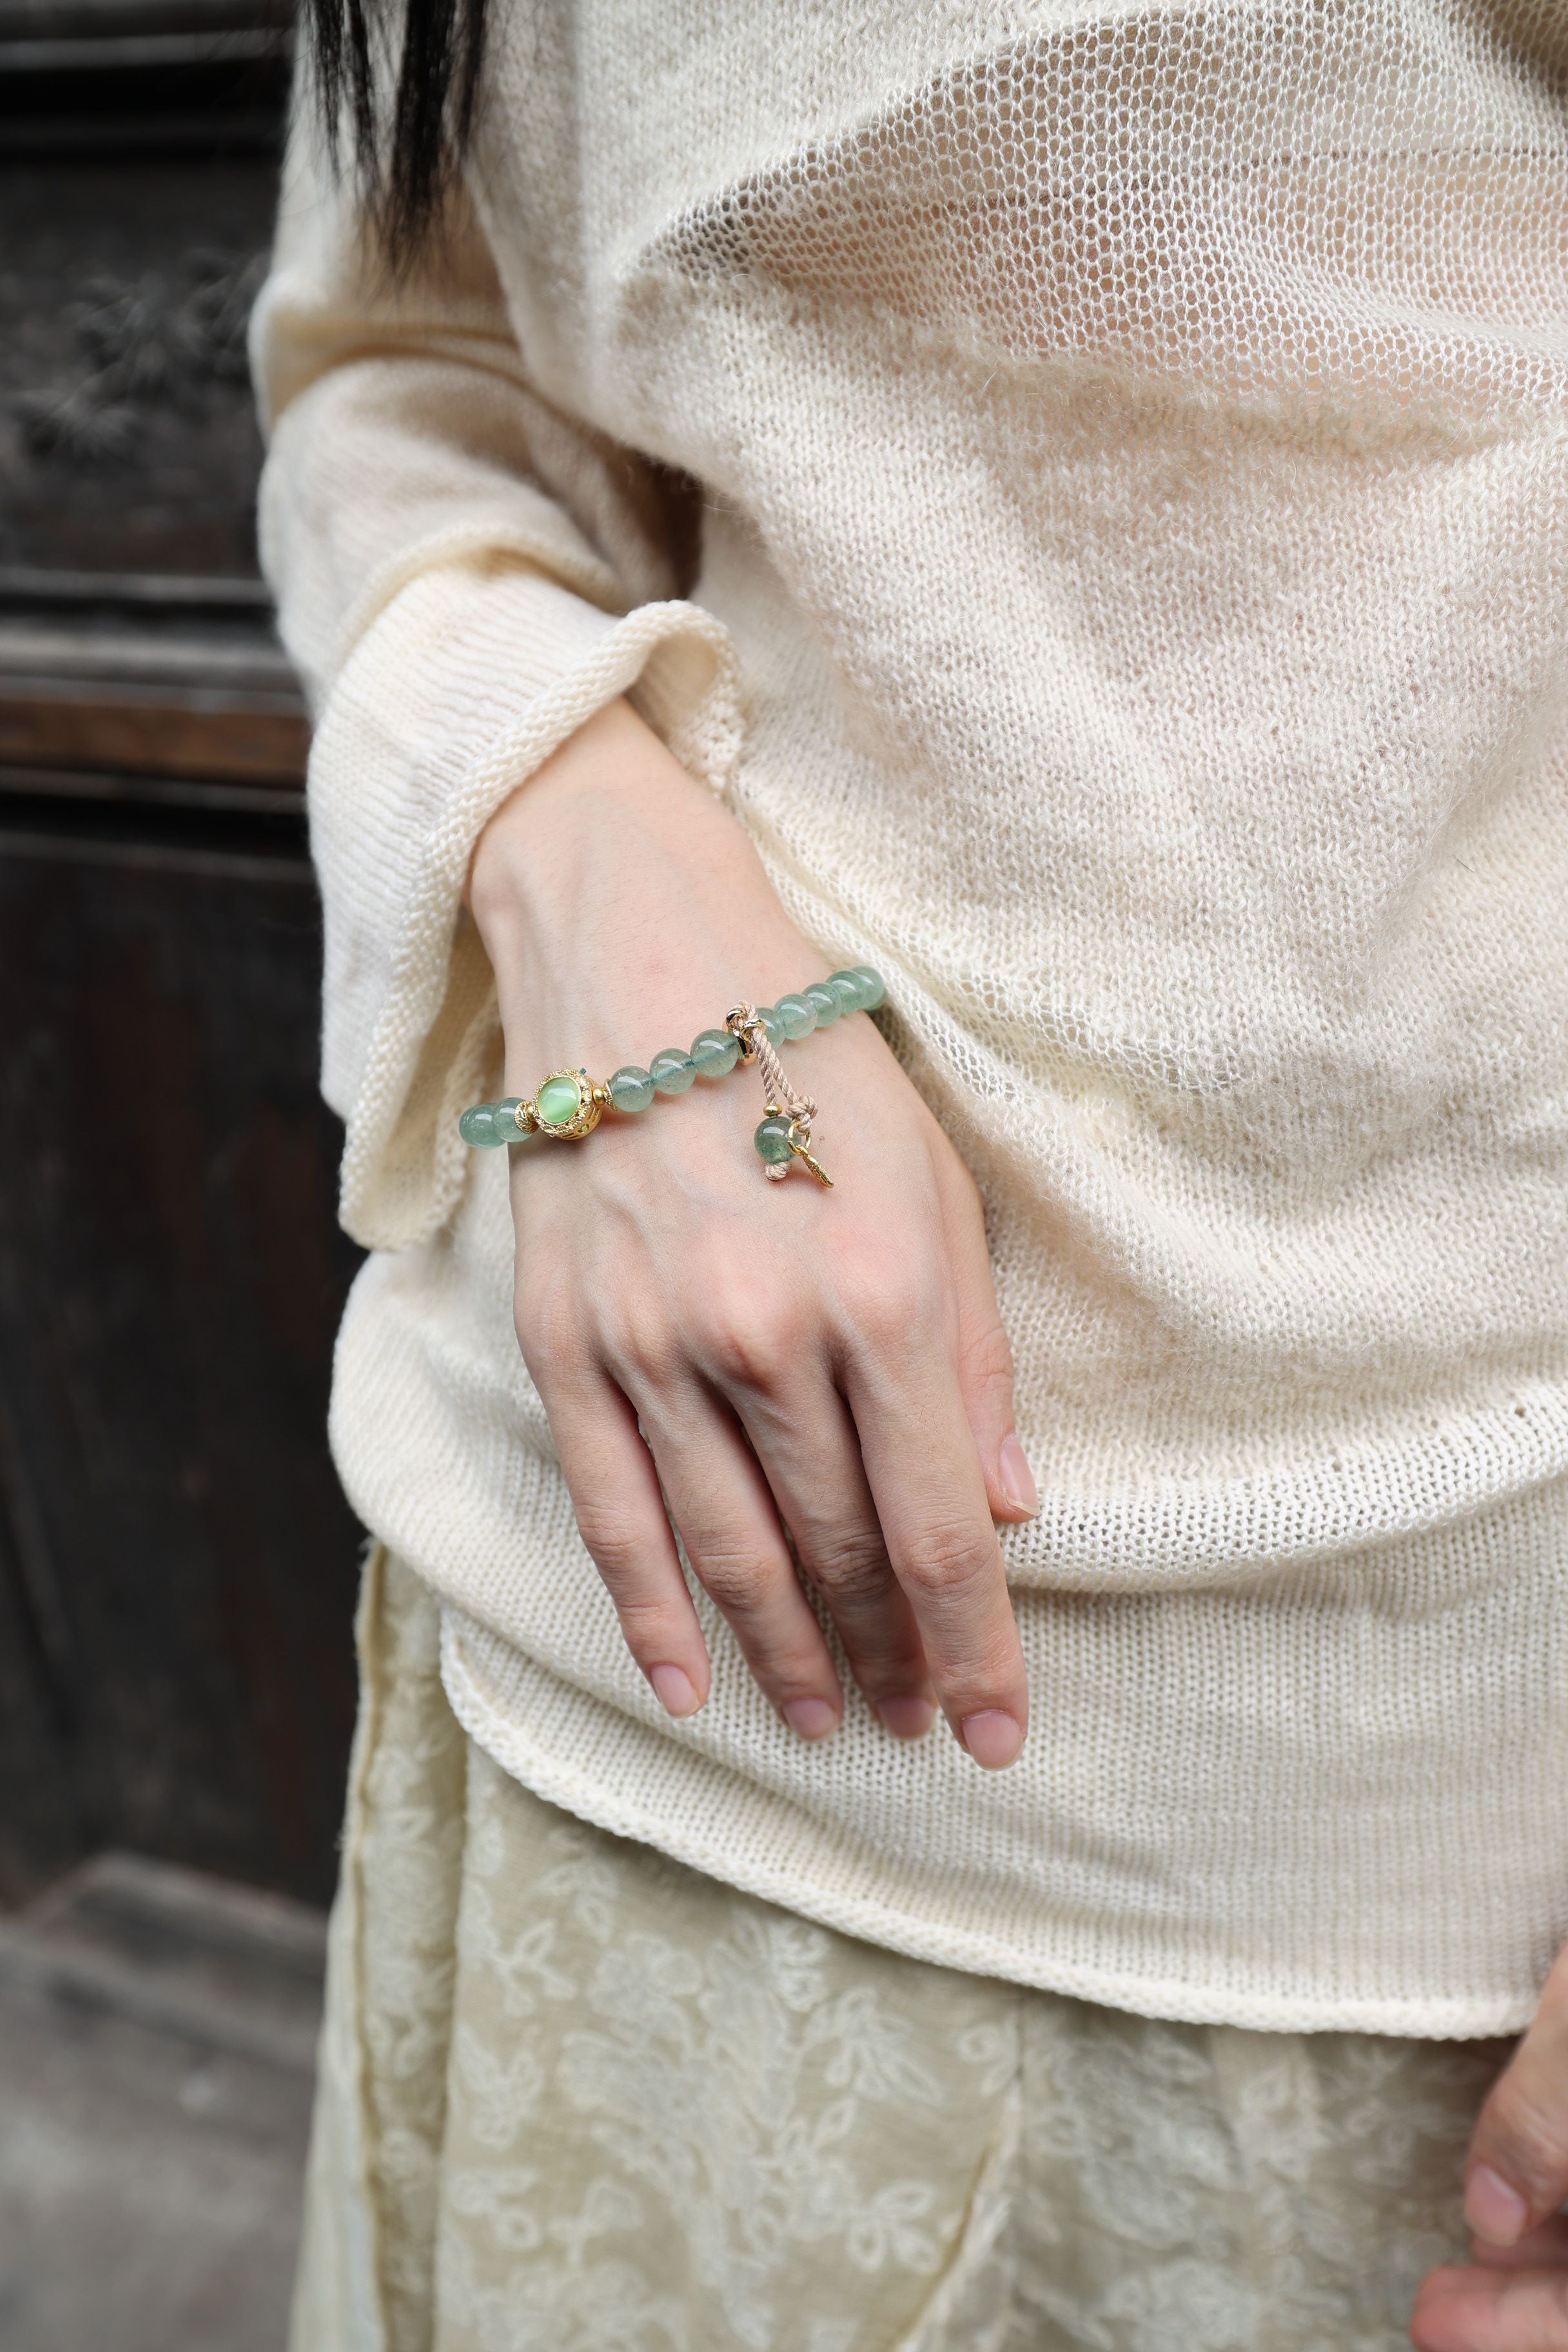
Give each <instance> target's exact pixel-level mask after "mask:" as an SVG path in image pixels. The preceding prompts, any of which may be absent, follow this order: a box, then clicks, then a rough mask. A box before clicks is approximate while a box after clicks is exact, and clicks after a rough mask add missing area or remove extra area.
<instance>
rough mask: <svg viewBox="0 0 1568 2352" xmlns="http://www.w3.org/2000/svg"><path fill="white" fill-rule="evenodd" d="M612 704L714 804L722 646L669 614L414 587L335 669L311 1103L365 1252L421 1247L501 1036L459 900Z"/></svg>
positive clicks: (504, 571) (440, 1218)
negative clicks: (582, 732)
mask: <svg viewBox="0 0 1568 2352" xmlns="http://www.w3.org/2000/svg"><path fill="white" fill-rule="evenodd" d="M621 694H625V695H626V696H627V697H628V698H629V699H630V700H631V701H632V702H633V703H634V705H635V706H636V707H637V709H638V711H639V712H640V713H641V715H642V717H643V718H644V719H646V720H647V722H648V724H649V725H650V726H652V727H653V728H654V729H655V730H656V731H657V732H658V734H660V735H661V736H662V737H663V739H664V740H665V741H666V742H667V743H668V746H669V748H670V750H671V751H673V752H674V754H675V756H676V758H677V759H679V761H681V762H682V764H683V765H684V766H685V767H686V768H687V769H688V770H689V772H691V773H692V774H693V775H695V776H696V777H698V778H699V780H700V781H701V782H706V783H707V784H708V785H709V786H710V788H711V789H712V790H714V791H715V792H718V791H721V790H722V789H723V788H724V785H725V783H726V782H727V781H728V778H729V775H730V772H731V767H732V765H733V762H734V759H735V756H736V753H737V751H738V750H739V748H740V740H741V726H742V721H741V711H740V704H739V698H738V694H737V689H736V680H735V665H734V657H733V654H732V651H731V646H730V641H729V637H728V635H727V633H726V632H725V630H724V629H723V628H722V626H721V624H720V623H719V622H717V621H716V620H715V619H714V618H713V617H712V615H711V614H708V613H705V612H703V611H701V610H700V607H698V606H696V605H693V604H685V603H678V602H670V603H661V604H644V605H641V606H639V607H637V610H635V611H633V612H631V613H628V614H624V615H621V616H616V615H615V614H606V613H604V612H602V611H600V610H598V609H597V608H596V607H595V606H594V605H592V604H587V603H585V602H584V600H583V599H582V598H581V597H579V596H575V595H574V594H573V593H571V592H570V591H569V590H566V589H563V588H562V587H560V586H558V585H557V584H556V583H554V582H552V581H550V580H546V579H542V578H541V577H540V576H539V575H538V574H536V573H534V572H526V571H521V570H519V569H516V568H499V569H498V568H489V569H484V568H479V567H476V566H472V565H469V566H460V567H453V568H447V569H441V570H437V571H434V572H423V573H421V574H420V576H419V577H417V578H416V579H415V580H413V581H412V582H410V583H409V584H408V585H407V586H406V587H405V588H403V589H402V590H401V592H400V593H398V594H397V595H396V596H395V598H394V600H393V601H392V602H391V604H388V605H387V606H386V607H385V608H384V610H383V611H382V612H381V613H380V614H379V615H378V616H377V617H376V618H375V619H374V622H373V623H372V625H370V627H369V628H368V629H367V630H366V631H365V633H364V635H363V636H362V637H361V638H360V639H359V642H358V643H357V645H356V646H355V647H354V650H353V653H352V655H351V656H350V657H349V659H348V661H347V663H346V664H345V666H344V667H343V669H342V673H341V674H340V676H339V677H338V680H337V683H336V685H335V687H334V688H333V691H332V694H331V698H330V699H329V702H328V707H327V709H326V712H325V714H324V716H323V718H322V720H321V727H320V729H319V730H318V732H317V735H316V740H315V742H314V745H313V747H312V751H311V756H310V838H311V850H312V854H313V856H314V858H315V862H316V870H317V873H318V875H319V877H320V880H321V896H322V902H323V909H324V932H325V940H324V948H325V958H324V961H325V971H324V977H323V995H324V1001H325V1004H326V1008H327V1011H326V1018H325V1030H324V1034H323V1041H322V1081H321V1082H322V1091H323V1093H324V1094H325V1096H326V1098H327V1100H328V1102H329V1103H330V1104H331V1107H332V1108H333V1109H334V1110H336V1111H337V1112H338V1114H339V1116H340V1117H341V1118H342V1119H343V1121H344V1124H345V1126H346V1129H347V1136H346V1140H345V1146H344V1151H343V1165H342V1202H341V1213H342V1222H343V1224H344V1226H345V1227H346V1229H347V1230H348V1232H349V1233H350V1234H352V1235H353V1238H354V1239H355V1240H356V1241H357V1242H360V1243H362V1244H363V1246H364V1247H365V1248H367V1249H383V1250H387V1249H405V1248H408V1247H411V1246H412V1245H413V1244H416V1243H418V1242H421V1241H424V1240H426V1238H427V1237H428V1236H429V1235H430V1234H434V1233H436V1232H437V1231H438V1230H439V1229H440V1227H441V1226H442V1225H443V1224H445V1223H446V1222H447V1219H448V1218H449V1217H450V1215H451V1213H452V1211H453V1210H454V1208H455V1207H456V1205H457V1202H458V1197H459V1195H460V1193H461V1192H462V1188H463V1181H464V1175H465V1171H466V1168H467V1164H468V1151H467V1148H466V1147H465V1145H464V1144H463V1142H462V1140H461V1139H460V1138H459V1136H458V1129H457V1119H458V1112H459V1110H460V1109H461V1108H463V1106H464V1104H465V1103H468V1102H471V1101H473V1100H474V1099H475V1098H476V1097H477V1096H479V1095H480V1094H482V1093H483V1092H484V1090H485V1081H486V1078H487V1076H488V1075H489V1073H490V1071H491V1069H492V1066H493V1065H494V1064H495V1062H496V1059H497V1048H498V1045H499V1039H500V1024H499V1019H498V1015H497V1011H496V1001H495V985H494V981H493V978H492V976H491V972H490V968H489V960H488V958H487V957H486V955H485V952H484V950H483V947H482V946H481V944H480V942H479V934H478V931H477V930H476V929H475V928H474V924H473V921H472V919H471V917H470V916H469V915H468V910H467V908H465V907H464V905H463V903H462V887H463V880H464V877H465V876H466V874H467V872H468V861H469V858H470V856H472V853H473V847H474V844H475V842H476V841H477V839H478V838H479V834H480V833H481V831H482V830H483V828H484V826H485V825H486V824H487V823H488V822H489V818H490V817H491V816H492V815H493V814H494V813H495V811H496V810H497V809H498V808H499V807H500V804H501V803H502V802H503V801H504V800H506V799H507V797H508V796H509V794H510V793H512V792H513V791H515V789H516V788H517V786H518V785H519V784H520V783H521V782H523V781H524V780H525V779H526V778H527V777H528V776H530V775H531V773H532V772H533V771H534V770H535V769H536V768H537V767H539V766H540V765H541V763H542V761H545V760H546V759H548V758H549V756H550V754H551V753H552V751H554V750H555V749H556V748H557V746H558V745H560V744H561V743H563V742H564V740H566V738H567V736H569V735H571V734H572V733H574V731H575V730H576V729H577V728H579V727H581V726H582V725H583V724H584V721H585V720H586V719H591V718H592V717H593V716H594V714H595V711H597V710H600V709H604V707H605V705H606V704H607V703H609V702H612V701H614V699H615V698H616V696H617V695H621Z"/></svg>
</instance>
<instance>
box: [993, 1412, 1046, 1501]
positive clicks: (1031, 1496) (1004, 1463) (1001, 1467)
mask: <svg viewBox="0 0 1568 2352" xmlns="http://www.w3.org/2000/svg"><path fill="white" fill-rule="evenodd" d="M996 1468H997V1471H998V1473H999V1475H1000V1476H1001V1480H1002V1492H1003V1494H1004V1495H1005V1496H1006V1498H1007V1500H1008V1502H1009V1503H1011V1505H1012V1507H1013V1508H1014V1509H1015V1510H1016V1511H1027V1513H1028V1515H1029V1517H1031V1518H1033V1517H1034V1516H1035V1513H1036V1512H1037V1510H1038V1509H1039V1507H1040V1492H1039V1488H1038V1487H1037V1486H1036V1484H1035V1474H1034V1472H1033V1471H1032V1470H1031V1469H1030V1467H1029V1464H1028V1459H1027V1457H1026V1454H1025V1452H1024V1449H1023V1447H1022V1446H1021V1445H1020V1444H1019V1443H1018V1441H1017V1439H1016V1437H1015V1436H1014V1435H1012V1433H1008V1435H1007V1436H1005V1438H1004V1439H1003V1440H1002V1445H1001V1450H1000V1452H999V1453H998V1454H997V1456H996Z"/></svg>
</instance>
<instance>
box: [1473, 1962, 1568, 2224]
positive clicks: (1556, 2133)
mask: <svg viewBox="0 0 1568 2352" xmlns="http://www.w3.org/2000/svg"><path fill="white" fill-rule="evenodd" d="M1565 2197H1568V1947H1565V1948H1564V1949H1563V1951H1562V1952H1560V1953H1559V1955H1558V1958H1557V1963H1556V1966H1555V1967H1554V1968H1553V1969H1552V1973H1551V1975H1550V1976H1549V1977H1548V1978H1547V1979H1546V1985H1545V1989H1544V1990H1543V1991H1542V1996H1541V2006H1540V2008H1539V2009H1538V2010H1537V2011H1536V2012H1535V2018H1534V2021H1533V2023H1532V2024H1531V2027H1530V2030H1529V2032H1527V2033H1526V2034H1525V2036H1524V2039H1523V2041H1522V2042H1521V2043H1520V2045H1519V2047H1518V2049H1517V2050H1516V2051H1515V2052H1514V2053H1513V2056H1512V2057H1511V2059H1510V2061H1509V2063H1508V2065H1507V2067H1506V2068H1505V2069H1504V2071H1503V2073H1502V2074H1500V2076H1499V2078H1498V2080H1497V2082H1496V2083H1495V2084H1493V2086H1492V2089H1491V2092H1490V2094H1489V2097H1488V2099H1487V2102H1486V2105H1484V2106H1483V2107H1482V2109H1481V2112H1480V2115H1479V2116H1478V2118H1477V2121H1476V2128H1475V2132H1474V2135H1473V2137H1472V2138H1471V2141H1470V2153H1469V2158H1468V2161H1467V2164H1466V2167H1465V2218H1466V2220H1467V2221H1468V2223H1469V2225H1470V2227H1471V2229H1472V2230H1473V2231H1475V2233H1476V2235H1477V2237H1478V2238H1482V2239H1484V2240H1485V2241H1486V2242H1487V2243H1488V2244H1489V2245H1492V2246H1513V2245H1517V2244H1518V2242H1519V2241H1520V2239H1521V2238H1522V2237H1523V2236H1524V2234H1525V2232H1526V2231H1529V2230H1532V2229H1534V2228H1535V2227H1536V2225H1537V2224H1538V2223H1539V2222H1541V2221H1545V2220H1546V2218H1547V2217H1548V2215H1550V2214H1552V2213H1555V2212H1556V2210H1557V2209H1558V2207H1559V2206H1560V2205H1561V2204H1562V2203H1563V2199H1564V2198H1565Z"/></svg>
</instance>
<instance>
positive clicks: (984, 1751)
mask: <svg viewBox="0 0 1568 2352" xmlns="http://www.w3.org/2000/svg"><path fill="white" fill-rule="evenodd" d="M958 1736H959V1738H961V1739H962V1740H963V1744H964V1746H965V1748H968V1750H969V1752H970V1754H971V1755H972V1756H973V1759H974V1760H975V1762H976V1763H977V1764H983V1765H984V1768H985V1769H986V1771H987V1772H1000V1771H1001V1769H1002V1768H1003V1766H1004V1765H1005V1764H1011V1762H1012V1761H1013V1759H1014V1757H1015V1756H1016V1754H1017V1753H1018V1750H1019V1748H1022V1746H1023V1745H1024V1735H1023V1733H1022V1731H1020V1729H1019V1728H1018V1726H1017V1724H1016V1722H1015V1721H1014V1719H1013V1717H1011V1716H1010V1715H1007V1714H1005V1712H1004V1710H1003V1709H1002V1708H1001V1707H999V1706H988V1707H986V1708H984V1710H983V1711H982V1712H981V1713H980V1714H979V1715H966V1716H965V1717H964V1718H963V1723H962V1724H961V1725H960V1726H959V1734H958Z"/></svg>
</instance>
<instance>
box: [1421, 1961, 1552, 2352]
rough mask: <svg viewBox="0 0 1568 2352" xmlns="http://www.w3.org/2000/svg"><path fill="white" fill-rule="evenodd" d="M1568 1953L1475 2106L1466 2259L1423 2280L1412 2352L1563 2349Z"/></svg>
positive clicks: (1468, 2173) (1467, 2196)
mask: <svg viewBox="0 0 1568 2352" xmlns="http://www.w3.org/2000/svg"><path fill="white" fill-rule="evenodd" d="M1565 2198H1568V1949H1565V1950H1564V1951H1563V1953H1562V1954H1561V1955H1560V1956H1559V1958H1558V1961H1557V1965H1556V1967H1555V1968H1554V1969H1552V1974H1551V1975H1550V1976H1549V1977H1548V1978H1547V1979H1546V1988H1545V1990H1544V1991H1543V1992H1542V1996H1541V2006H1540V2008H1539V2009H1538V2010H1537V2011H1536V2013H1535V2021H1534V2022H1533V2024H1532V2025H1531V2028H1530V2031H1529V2032H1528V2033H1526V2035H1525V2036H1524V2039H1523V2041H1522V2042H1521V2043H1520V2045H1519V2048H1518V2049H1517V2050H1516V2051H1515V2052H1514V2054H1513V2057H1512V2058H1511V2059H1510V2062H1509V2064H1508V2066H1507V2067H1506V2068H1505V2070H1504V2072H1503V2073H1502V2074H1500V2076H1499V2078H1498V2081H1497V2083H1496V2084H1494V2085H1493V2088H1492V2091H1491V2094H1490V2095H1489V2098H1488V2100H1487V2103H1486V2105H1485V2106H1484V2107H1483V2108H1482V2109H1481V2112H1480V2115H1479V2118H1478V2120H1477V2123H1476V2128H1475V2132H1474V2135H1473V2136H1472V2137H1471V2141H1470V2153H1469V2158H1468V2163H1467V2165H1466V2168H1465V2213H1466V2217H1467V2219H1468V2221H1469V2224H1470V2228H1471V2231H1473V2233H1474V2234H1473V2235H1472V2237H1471V2240H1470V2260H1469V2262H1468V2263H1464V2264H1460V2263H1450V2264H1447V2266H1445V2268H1443V2269H1442V2270H1436V2271H1433V2272H1431V2273H1429V2274H1428V2275H1427V2277H1426V2278H1425V2279H1423V2281H1422V2282H1421V2292H1420V2294H1418V2295H1417V2296H1416V2298H1415V2312H1414V2314H1413V2315H1412V2318H1411V2322H1410V2340H1411V2342H1412V2343H1413V2344H1415V2345H1416V2346H1417V2347H1419V2352H1568V2222H1565V2221H1564V2220H1563V2217H1562V2215H1561V2213H1560V2211H1559V2208H1560V2207H1561V2206H1562V2204H1563V2200H1564V2199H1565Z"/></svg>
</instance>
